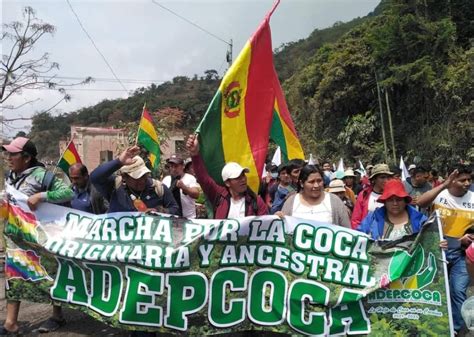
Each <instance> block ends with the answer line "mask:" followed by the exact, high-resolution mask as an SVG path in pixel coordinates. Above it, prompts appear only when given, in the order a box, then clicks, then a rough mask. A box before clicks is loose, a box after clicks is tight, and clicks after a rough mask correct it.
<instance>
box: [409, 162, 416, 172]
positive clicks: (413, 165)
mask: <svg viewBox="0 0 474 337" xmlns="http://www.w3.org/2000/svg"><path fill="white" fill-rule="evenodd" d="M413 169H416V165H415V164H411V165H410V166H408V171H410V170H413Z"/></svg>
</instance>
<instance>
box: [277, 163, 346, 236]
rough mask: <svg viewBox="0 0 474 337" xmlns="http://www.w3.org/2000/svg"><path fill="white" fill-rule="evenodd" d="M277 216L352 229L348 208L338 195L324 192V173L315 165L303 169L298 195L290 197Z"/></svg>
mask: <svg viewBox="0 0 474 337" xmlns="http://www.w3.org/2000/svg"><path fill="white" fill-rule="evenodd" d="M275 214H276V215H278V216H280V217H283V216H285V215H290V216H294V217H297V218H303V219H311V220H316V221H320V222H324V223H330V224H335V225H340V226H343V227H347V228H350V227H351V225H350V219H349V216H348V214H347V211H346V206H345V205H344V203H343V202H342V201H341V199H339V198H338V197H337V196H336V195H334V194H332V193H328V192H325V191H324V173H323V171H322V170H321V169H320V168H319V167H318V166H315V165H306V166H304V167H303V168H302V169H301V172H300V176H299V180H298V193H296V194H293V195H292V196H290V197H289V198H288V199H287V200H286V201H285V204H284V205H283V208H282V210H281V212H276V213H275Z"/></svg>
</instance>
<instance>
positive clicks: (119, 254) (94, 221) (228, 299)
mask: <svg viewBox="0 0 474 337" xmlns="http://www.w3.org/2000/svg"><path fill="white" fill-rule="evenodd" d="M7 192H8V194H7V195H8V199H7V201H6V202H5V203H4V204H3V207H2V216H3V218H4V219H5V234H6V241H7V259H6V267H5V274H6V283H7V298H10V299H21V300H28V301H33V302H46V303H49V302H54V303H60V304H64V305H69V306H71V307H73V308H76V309H79V310H82V311H84V312H86V313H88V314H89V315H91V316H93V317H94V318H96V319H98V320H101V321H103V322H106V323H107V324H109V325H111V326H114V327H119V328H122V329H129V330H134V329H138V330H150V331H161V332H167V333H174V334H177V335H186V336H202V335H206V334H221V333H232V332H236V331H248V330H257V331H258V330H262V331H274V332H280V333H287V334H304V335H319V336H327V335H341V334H354V335H356V334H362V335H364V334H370V335H371V336H372V335H373V336H377V335H382V334H383V335H384V336H386V334H387V331H388V329H389V330H390V331H391V332H393V335H395V336H409V335H413V334H416V335H423V334H424V332H426V333H427V335H437V336H448V335H450V334H451V331H452V330H451V326H452V324H451V322H450V320H449V317H450V314H449V310H448V307H449V305H448V304H449V303H448V300H449V295H448V293H447V289H446V283H445V279H447V277H445V275H446V266H445V264H444V263H443V262H442V261H443V257H442V253H441V250H440V249H439V246H438V243H439V240H440V233H439V222H438V221H437V218H436V217H432V218H431V219H430V221H428V222H427V224H426V225H425V226H424V227H423V230H422V232H421V233H419V234H418V235H413V236H408V237H405V238H403V239H402V240H398V241H391V242H374V241H372V240H370V238H369V237H368V236H367V235H365V234H363V233H360V232H357V231H353V230H349V229H346V228H343V227H339V226H334V225H329V224H323V223H320V222H317V221H310V220H302V219H297V218H292V217H287V218H285V219H283V220H282V219H280V218H277V217H275V216H264V217H247V218H242V219H225V220H200V219H184V218H175V217H170V216H167V215H163V214H142V213H136V212H135V213H112V214H105V215H97V216H96V215H91V214H88V213H84V212H80V211H76V210H73V209H70V208H65V207H60V206H56V205H51V204H42V205H41V206H40V207H39V208H38V210H37V211H35V212H31V211H30V210H29V208H28V207H27V206H26V199H25V198H26V197H25V196H24V195H22V194H20V193H18V192H17V191H15V190H10V189H8V190H7Z"/></svg>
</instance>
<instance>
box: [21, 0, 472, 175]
mask: <svg viewBox="0 0 474 337" xmlns="http://www.w3.org/2000/svg"><path fill="white" fill-rule="evenodd" d="M473 46H474V0H411V1H402V0H387V1H383V2H382V3H381V4H380V5H379V6H378V7H377V8H376V9H375V10H374V12H373V13H371V14H370V15H368V16H367V17H364V18H358V19H354V20H352V21H351V22H348V23H336V24H335V25H334V26H333V27H331V28H327V29H323V30H315V31H314V32H313V33H312V34H311V35H310V36H309V37H308V38H307V39H303V40H300V41H297V42H294V43H289V44H287V45H284V46H281V47H280V48H278V49H277V50H276V53H275V66H276V68H277V72H278V74H279V77H280V79H281V80H282V84H283V87H284V90H285V93H286V97H287V102H288V105H289V108H290V111H291V112H292V115H293V118H294V121H295V124H296V129H297V131H298V132H299V136H300V139H301V141H302V143H303V147H304V149H305V150H306V152H307V153H313V154H315V155H317V157H319V158H324V159H326V158H328V159H333V160H334V159H336V158H339V157H341V156H342V157H344V158H346V159H347V160H349V161H352V160H356V159H362V160H365V161H373V162H375V161H385V160H393V159H392V158H394V157H395V156H394V153H393V149H394V150H395V154H396V157H399V156H400V155H404V156H408V158H409V160H410V159H413V158H414V157H415V156H418V157H420V158H421V159H423V160H429V161H434V162H436V163H438V164H439V166H441V165H443V164H445V163H447V162H448V161H452V160H459V159H460V158H463V159H471V160H472V159H473V158H472V157H474V147H473V143H474V142H473V134H474V117H473V116H474V47H473ZM377 84H378V87H379V89H380V90H377ZM218 85H219V78H218V77H217V73H216V72H215V71H212V70H208V71H206V72H205V74H204V75H203V76H201V77H198V76H197V75H196V76H195V77H194V78H187V77H182V76H178V77H175V78H174V79H173V81H171V82H167V83H164V84H162V85H159V86H156V85H152V86H150V87H147V88H142V89H139V90H137V91H136V92H135V93H134V95H132V96H131V97H129V98H128V99H124V100H110V101H108V100H106V101H103V102H101V103H99V104H97V105H95V106H92V107H88V108H83V109H80V110H78V111H75V112H73V113H71V114H63V115H61V116H58V117H52V116H51V115H49V114H40V115H37V116H36V117H35V118H34V120H33V128H32V130H31V134H30V136H32V137H33V138H34V139H35V140H36V141H38V142H40V144H41V145H40V148H43V149H44V153H43V155H44V156H47V157H50V158H54V157H57V156H58V154H57V147H55V144H54V142H56V141H57V139H58V138H59V137H60V136H61V135H64V134H67V132H68V125H71V124H76V125H94V126H98V125H107V126H117V125H120V123H122V122H130V121H138V118H139V115H140V113H141V107H142V106H143V104H144V102H145V101H146V102H147V104H148V107H149V108H150V109H152V110H158V109H162V108H166V107H171V108H177V109H179V110H182V111H183V116H184V118H183V119H182V122H181V124H180V125H179V128H182V129H185V130H193V129H194V128H195V127H196V126H197V124H198V122H199V120H200V118H201V117H202V115H203V113H204V112H205V110H206V108H207V105H208V104H209V103H210V101H211V99H212V97H213V95H214V93H215V91H216V89H217V87H218ZM379 97H380V99H379ZM380 109H382V115H381V114H380ZM389 111H390V115H391V124H392V128H390V120H389ZM382 117H383V119H384V123H383V127H384V130H385V133H386V139H387V141H386V147H387V150H386V152H385V151H384V143H383V140H382V127H381V126H382V123H381V118H382ZM391 129H392V130H393V133H391V132H390V130H391ZM392 135H393V136H392ZM391 136H392V137H393V140H394V142H393V143H392V141H391ZM43 146H44V147H43ZM385 153H386V154H387V158H386V155H385Z"/></svg>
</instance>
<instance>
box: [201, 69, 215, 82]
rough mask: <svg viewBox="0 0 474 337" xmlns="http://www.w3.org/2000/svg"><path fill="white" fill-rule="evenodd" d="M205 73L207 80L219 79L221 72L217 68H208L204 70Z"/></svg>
mask: <svg viewBox="0 0 474 337" xmlns="http://www.w3.org/2000/svg"><path fill="white" fill-rule="evenodd" d="M204 74H206V81H211V80H218V79H219V73H218V72H217V70H215V69H208V70H206V71H204Z"/></svg>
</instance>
